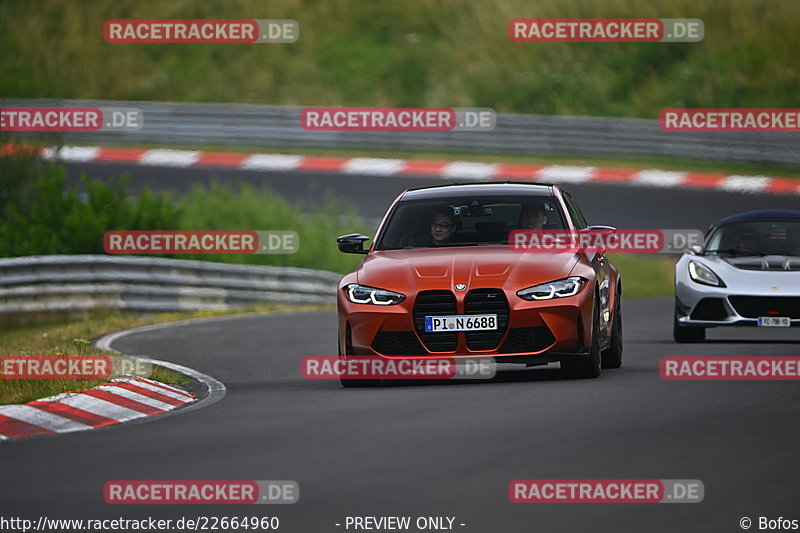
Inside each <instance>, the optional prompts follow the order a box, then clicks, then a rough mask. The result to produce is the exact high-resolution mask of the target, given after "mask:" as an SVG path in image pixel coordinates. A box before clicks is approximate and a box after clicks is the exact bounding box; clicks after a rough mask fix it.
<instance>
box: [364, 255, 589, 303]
mask: <svg viewBox="0 0 800 533" xmlns="http://www.w3.org/2000/svg"><path fill="white" fill-rule="evenodd" d="M577 261H578V255H577V254H575V253H519V252H514V251H512V250H510V249H509V248H508V247H507V246H481V247H460V248H446V249H436V248H419V249H411V250H386V251H379V252H373V253H370V254H369V255H368V256H367V257H366V258H365V260H364V262H363V263H362V264H361V266H360V267H359V269H358V270H357V271H356V274H357V276H358V283H360V284H362V285H369V286H372V287H379V288H382V289H392V290H397V291H400V292H403V291H406V292H408V291H409V289H412V290H413V289H417V290H427V289H450V290H453V289H454V287H455V285H457V284H464V285H466V286H467V288H468V289H472V288H480V287H500V288H503V287H506V286H508V288H515V289H522V288H525V287H530V286H532V285H537V284H539V283H545V282H548V281H554V280H558V279H562V278H565V277H567V276H569V274H570V272H571V271H572V269H573V267H574V266H575V263H576V262H577Z"/></svg>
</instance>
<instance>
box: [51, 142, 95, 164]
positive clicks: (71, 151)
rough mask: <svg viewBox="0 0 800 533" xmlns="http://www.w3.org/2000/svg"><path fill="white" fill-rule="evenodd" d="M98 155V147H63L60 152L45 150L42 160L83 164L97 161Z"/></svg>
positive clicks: (52, 149) (53, 149)
mask: <svg viewBox="0 0 800 533" xmlns="http://www.w3.org/2000/svg"><path fill="white" fill-rule="evenodd" d="M99 153H100V147H98V146H64V147H63V148H61V150H56V149H55V148H45V149H44V150H42V158H44V159H47V160H50V161H52V160H55V159H59V160H61V161H66V162H70V163H72V162H85V161H94V160H95V159H97V154H99Z"/></svg>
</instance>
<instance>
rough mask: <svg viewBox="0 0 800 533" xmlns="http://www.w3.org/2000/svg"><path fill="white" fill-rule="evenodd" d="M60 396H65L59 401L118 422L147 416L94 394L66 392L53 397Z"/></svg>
mask: <svg viewBox="0 0 800 533" xmlns="http://www.w3.org/2000/svg"><path fill="white" fill-rule="evenodd" d="M59 396H63V398H60V399H59V400H58V401H59V403H63V404H64V405H68V406H70V407H74V408H76V409H82V410H84V411H87V412H89V413H92V414H93V415H98V416H103V417H105V418H110V419H111V420H116V421H117V422H126V421H128V420H133V419H134V418H141V417H143V416H147V415H146V414H144V413H142V412H140V411H136V410H134V409H130V408H128V407H123V406H122V405H119V404H116V403H112V402H108V401H106V400H101V399H100V398H95V397H94V396H87V395H86V394H80V393H66V394H63V395H58V396H53V398H52V399H55V398H58V397H59Z"/></svg>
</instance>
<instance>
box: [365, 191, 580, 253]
mask: <svg viewBox="0 0 800 533" xmlns="http://www.w3.org/2000/svg"><path fill="white" fill-rule="evenodd" d="M515 229H566V226H565V224H564V217H563V214H562V212H561V209H560V208H559V205H558V203H557V202H556V200H555V198H553V197H547V196H543V197H535V196H531V197H524V198H520V197H519V196H517V197H512V198H509V197H480V198H454V199H451V200H446V199H444V200H443V199H438V200H435V201H431V200H419V201H406V202H401V203H399V204H398V205H397V207H396V208H395V210H394V212H393V213H392V214H391V216H390V218H389V221H388V223H387V225H386V227H385V228H384V230H383V232H382V234H381V237H380V238H379V241H378V243H377V246H376V249H377V250H398V249H404V248H429V247H439V246H481V245H492V244H508V234H509V232H510V231H512V230H515Z"/></svg>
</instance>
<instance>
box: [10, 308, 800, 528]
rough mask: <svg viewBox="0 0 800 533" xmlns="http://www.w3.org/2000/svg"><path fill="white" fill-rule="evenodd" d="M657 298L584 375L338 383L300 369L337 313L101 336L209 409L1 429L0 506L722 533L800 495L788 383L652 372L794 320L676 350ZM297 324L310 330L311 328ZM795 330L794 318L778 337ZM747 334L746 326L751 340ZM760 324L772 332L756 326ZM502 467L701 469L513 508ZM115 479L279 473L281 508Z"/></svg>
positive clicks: (536, 473) (68, 512) (322, 346)
mask: <svg viewBox="0 0 800 533" xmlns="http://www.w3.org/2000/svg"><path fill="white" fill-rule="evenodd" d="M671 310H672V309H671V302H670V301H668V300H658V301H629V302H626V303H625V306H624V313H625V320H626V326H625V335H626V345H625V349H626V352H625V359H626V360H625V364H624V366H623V368H621V369H619V370H606V371H604V372H603V374H602V375H601V377H600V378H599V379H595V380H587V381H580V380H577V381H570V380H563V379H562V378H561V375H560V371H559V370H558V369H557V367H553V368H550V367H546V368H533V369H530V370H524V371H519V370H509V371H505V372H501V373H499V374H498V377H496V378H495V380H493V381H491V382H486V383H474V382H473V383H463V382H461V383H454V382H451V383H436V384H407V383H394V384H389V385H387V386H384V387H381V388H377V389H367V390H361V389H342V388H340V386H339V384H338V383H337V382H332V381H321V380H304V379H303V378H302V377H301V376H300V371H299V361H300V358H301V357H302V356H305V355H311V354H316V355H322V354H332V353H334V351H335V348H336V343H335V338H336V331H335V313H334V312H315V313H310V314H283V315H273V316H249V317H239V318H225V319H220V320H215V321H210V322H206V323H201V324H194V325H184V326H178V327H174V328H168V329H162V330H157V331H152V332H143V333H139V334H134V335H130V336H127V337H123V338H122V339H120V340H119V341H118V342H117V343H116V344H115V345H114V347H115V348H116V349H119V350H121V351H124V352H126V353H134V354H147V355H150V356H153V357H156V358H160V359H167V360H170V361H173V362H176V363H179V364H183V365H187V366H191V367H192V368H195V369H197V370H199V371H201V372H204V373H208V374H210V375H212V376H214V377H216V378H218V379H220V380H222V381H223V382H224V383H225V384H226V386H227V387H228V393H227V395H226V397H225V398H224V399H223V400H222V401H220V402H218V403H216V404H214V405H211V406H209V407H208V408H204V409H198V410H195V411H193V412H189V413H186V414H183V415H181V414H178V415H176V416H171V417H167V418H163V419H161V420H154V421H151V422H148V423H144V424H126V425H123V426H121V427H117V428H114V429H108V430H99V431H94V432H81V433H75V434H66V435H61V436H56V437H44V438H36V439H31V440H28V441H19V442H11V443H6V444H4V445H3V449H2V455H0V457H2V472H3V483H2V489H0V491H1V492H0V502H2V507H4V508H5V509H4V511H5V513H4V514H10V513H9V512H8V511H9V510H13V514H15V515H17V516H30V517H34V518H35V517H36V516H38V515H39V514H42V513H46V515H47V516H48V517H51V518H66V517H75V518H100V517H109V518H110V517H118V516H124V517H126V518H134V517H144V516H161V517H164V518H167V517H179V516H182V515H183V516H198V515H206V516H208V515H212V514H213V515H216V516H223V515H228V516H243V515H245V516H252V515H259V514H261V515H269V514H275V515H277V516H279V517H280V519H281V530H282V531H291V532H294V531H301V532H306V531H309V532H310V531H314V532H323V531H341V530H343V529H342V528H337V527H336V526H335V525H334V524H335V523H342V522H343V520H344V518H345V517H346V516H348V515H369V516H376V515H380V514H387V515H410V516H422V515H426V516H427V515H432V516H455V517H456V523H457V524H458V523H464V524H466V526H464V527H463V528H462V527H457V528H456V529H458V530H463V531H479V532H489V531H497V532H521V531H590V530H591V531H598V530H599V531H620V532H622V531H631V532H634V531H636V532H641V531H673V530H675V529H676V528H677V529H678V530H681V531H735V530H737V528H738V520H739V519H740V517H742V516H746V515H747V516H752V517H754V516H759V515H764V516H773V517H778V516H787V515H789V516H790V515H791V513H792V512H795V511H796V510H797V494H798V493H797V479H798V476H800V462H798V460H797V453H798V452H797V442H798V437H800V423H799V422H798V418H797V394H798V384H797V383H796V382H667V381H663V380H661V378H660V377H659V374H658V361H659V359H660V358H661V357H663V356H665V355H759V354H760V355H777V356H788V355H797V354H798V343H797V341H798V339H797V334H796V332H785V333H786V334H785V335H777V334H774V333H773V334H771V335H769V337H765V336H764V334H763V332H760V331H754V330H752V329H748V330H728V331H724V332H712V333H711V335H710V337H711V339H712V340H711V341H710V342H707V343H705V344H700V345H689V346H685V347H684V346H679V345H676V344H674V343H673V342H672V340H671V337H670V327H671V322H670V316H671ZM309 332H314V333H313V334H309ZM790 333H791V334H790ZM751 335H752V336H754V337H755V338H757V339H758V342H751V341H747V340H745V339H747V338H748V337H749V336H751ZM767 339H770V340H767ZM517 478H625V479H631V478H651V479H687V478H689V479H700V480H702V481H703V482H704V484H705V500H704V501H703V502H702V503H699V504H616V505H615V504H606V505H603V504H514V503H510V502H509V500H508V497H507V492H506V491H507V486H508V483H509V482H510V481H511V480H513V479H517ZM114 479H292V480H295V481H297V482H298V483H299V484H300V493H301V496H300V501H299V502H298V503H296V504H294V505H280V506H238V507H234V506H225V507H222V506H209V507H199V506H148V507H145V506H112V505H107V504H105V503H104V502H103V499H102V486H103V483H104V482H106V481H108V480H114Z"/></svg>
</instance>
